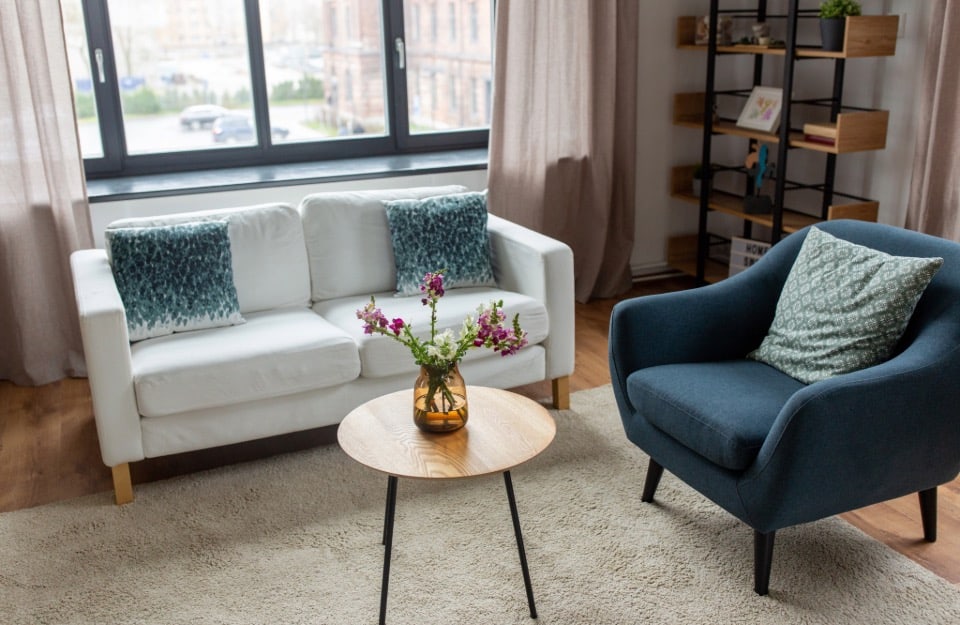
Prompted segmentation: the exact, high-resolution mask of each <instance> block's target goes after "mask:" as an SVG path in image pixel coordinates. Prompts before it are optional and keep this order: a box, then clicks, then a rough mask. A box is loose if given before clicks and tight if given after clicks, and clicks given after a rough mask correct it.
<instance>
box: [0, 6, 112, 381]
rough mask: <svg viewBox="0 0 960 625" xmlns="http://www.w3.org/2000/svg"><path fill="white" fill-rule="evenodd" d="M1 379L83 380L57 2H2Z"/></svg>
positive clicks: (75, 165) (84, 216)
mask: <svg viewBox="0 0 960 625" xmlns="http://www.w3.org/2000/svg"><path fill="white" fill-rule="evenodd" d="M0 51H2V55H3V56H2V60H0V85H2V88H0V292H2V297H0V379H5V380H12V381H13V382H15V383H17V384H23V385H39V384H46V383H48V382H53V381H55V380H58V379H61V378H63V377H65V376H70V375H81V374H83V373H84V366H83V357H82V352H81V347H80V330H79V324H78V322H77V314H76V307H75V304H74V297H73V284H72V280H71V277H70V268H69V256H70V253H71V252H72V251H73V250H76V249H79V248H84V247H92V246H93V238H92V236H91V231H90V223H89V216H88V213H87V201H86V189H85V186H84V178H83V162H82V159H81V156H80V148H79V142H78V139H77V131H76V124H75V122H74V114H73V96H72V94H71V90H70V74H69V71H68V69H67V56H66V46H65V44H64V39H63V26H62V20H61V16H60V3H59V2H58V0H3V1H2V2H0Z"/></svg>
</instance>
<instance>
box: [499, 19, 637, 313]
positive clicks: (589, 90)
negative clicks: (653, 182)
mask: <svg viewBox="0 0 960 625" xmlns="http://www.w3.org/2000/svg"><path fill="white" fill-rule="evenodd" d="M496 26H497V29H496V32H497V34H496V48H495V77H494V98H493V119H492V124H491V129H490V158H489V170H488V181H487V185H488V188H489V190H488V202H489V209H490V212H492V213H494V214H496V215H500V216H502V217H504V218H506V219H509V220H511V221H514V222H516V223H520V224H522V225H524V226H527V227H529V228H532V229H534V230H537V231H539V232H542V233H544V234H546V235H549V236H551V237H554V238H556V239H559V240H561V241H563V242H565V243H567V244H568V245H569V246H570V247H571V248H572V249H573V253H574V272H575V279H576V286H575V288H576V298H577V300H578V301H581V302H585V301H587V300H588V299H590V298H591V297H613V296H616V295H619V294H621V293H623V292H624V291H626V290H627V289H629V288H630V281H631V276H630V256H631V253H632V251H633V231H634V205H635V199H634V196H635V184H636V183H635V178H636V151H637V145H636V144H637V139H636V135H637V119H636V117H637V95H636V93H637V67H638V64H637V40H638V7H637V2H636V1H635V0H593V1H591V0H540V1H537V2H529V1H527V0H500V1H499V2H498V4H497V24H496Z"/></svg>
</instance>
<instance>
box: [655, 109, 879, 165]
mask: <svg viewBox="0 0 960 625" xmlns="http://www.w3.org/2000/svg"><path fill="white" fill-rule="evenodd" d="M877 112H878V113H886V111H877ZM674 125H676V126H682V127H684V128H699V129H702V128H703V124H702V123H700V122H695V121H692V120H690V119H684V120H680V121H676V122H674ZM886 129H887V128H886V123H885V122H884V125H883V126H882V127H878V131H877V132H876V133H870V134H867V135H865V137H866V138H867V139H869V141H866V142H864V141H858V140H856V139H854V138H853V137H850V138H846V137H841V138H840V139H838V140H837V143H836V144H834V145H828V144H826V143H818V142H816V141H807V140H806V139H805V138H804V135H803V133H802V132H798V131H791V132H790V147H793V148H803V149H805V150H811V151H813V152H823V153H825V154H848V153H851V152H864V151H870V150H881V149H883V147H884V145H885V143H886ZM713 132H714V134H720V135H730V136H734V137H744V138H747V139H755V140H757V141H760V142H761V143H768V144H771V145H777V144H778V143H780V135H779V134H774V133H769V132H760V131H758V130H751V129H749V128H741V127H739V126H737V125H736V123H734V122H731V121H725V120H721V121H719V122H717V123H715V124H713ZM855 136H857V135H855Z"/></svg>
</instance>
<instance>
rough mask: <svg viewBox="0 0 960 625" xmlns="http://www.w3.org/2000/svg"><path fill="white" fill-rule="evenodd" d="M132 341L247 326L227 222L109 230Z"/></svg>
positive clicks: (116, 276) (113, 265)
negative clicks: (234, 280)
mask: <svg viewBox="0 0 960 625" xmlns="http://www.w3.org/2000/svg"><path fill="white" fill-rule="evenodd" d="M105 236H106V244H107V249H108V251H109V253H110V262H111V266H112V268H113V275H114V278H115V280H116V283H117V289H118V290H119V291H120V298H121V299H122V300H123V307H124V309H125V310H126V314H127V329H128V330H129V332H130V340H131V341H139V340H142V339H146V338H151V337H155V336H163V335H165V334H171V333H173V332H184V331H187V330H200V329H203V328H213V327H217V326H225V325H235V324H238V323H243V322H244V319H243V317H242V316H241V315H240V305H239V303H238V302H237V289H236V287H235V286H234V283H233V266H232V257H231V254H230V238H229V236H228V235H227V223H226V222H222V221H208V222H191V223H183V224H176V225H171V226H158V227H154V228H113V229H107V231H106V233H105Z"/></svg>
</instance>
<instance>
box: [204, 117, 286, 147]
mask: <svg viewBox="0 0 960 625" xmlns="http://www.w3.org/2000/svg"><path fill="white" fill-rule="evenodd" d="M212 133H213V140H214V142H215V143H250V142H252V141H254V140H255V139H256V136H257V133H256V130H255V128H254V126H253V120H252V119H250V117H248V116H246V115H224V116H223V117H220V118H218V119H217V120H216V121H215V122H213V129H212ZM288 134H290V131H289V130H288V129H287V128H284V127H282V126H271V127H270V137H271V138H272V139H273V140H274V141H276V140H279V139H286V138H287V135H288Z"/></svg>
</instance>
